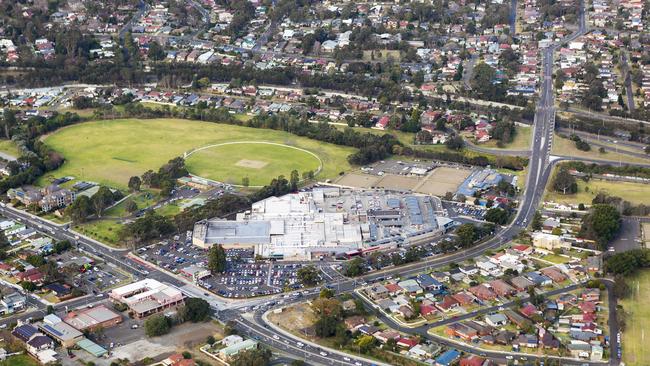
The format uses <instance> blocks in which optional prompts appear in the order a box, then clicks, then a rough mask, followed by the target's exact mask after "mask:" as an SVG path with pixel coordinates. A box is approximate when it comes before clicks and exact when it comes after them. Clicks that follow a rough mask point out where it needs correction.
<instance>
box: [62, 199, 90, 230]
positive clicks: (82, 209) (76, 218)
mask: <svg viewBox="0 0 650 366" xmlns="http://www.w3.org/2000/svg"><path fill="white" fill-rule="evenodd" d="M92 212H93V206H92V202H91V201H90V198H89V197H88V196H78V197H77V198H76V199H75V200H74V202H73V203H72V204H71V205H70V206H68V208H66V214H67V215H68V216H70V218H71V219H72V222H74V223H82V222H85V221H86V219H87V218H88V216H89V215H90V214H92Z"/></svg>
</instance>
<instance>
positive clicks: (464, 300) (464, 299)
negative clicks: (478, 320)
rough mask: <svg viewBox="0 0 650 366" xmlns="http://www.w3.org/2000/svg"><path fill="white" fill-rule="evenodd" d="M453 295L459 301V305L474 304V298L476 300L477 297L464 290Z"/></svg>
mask: <svg viewBox="0 0 650 366" xmlns="http://www.w3.org/2000/svg"><path fill="white" fill-rule="evenodd" d="M451 297H452V298H453V299H454V300H456V301H458V305H460V306H467V305H470V304H472V303H473V302H474V300H476V298H475V297H474V296H472V295H470V294H468V293H467V292H464V291H463V292H458V293H455V294H453V295H451Z"/></svg>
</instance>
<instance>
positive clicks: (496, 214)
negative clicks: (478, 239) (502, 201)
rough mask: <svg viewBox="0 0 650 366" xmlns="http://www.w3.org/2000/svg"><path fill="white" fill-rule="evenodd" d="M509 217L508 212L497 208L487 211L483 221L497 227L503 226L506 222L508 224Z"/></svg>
mask: <svg viewBox="0 0 650 366" xmlns="http://www.w3.org/2000/svg"><path fill="white" fill-rule="evenodd" d="M509 216H510V215H509V214H508V211H506V210H504V209H502V208H499V207H494V208H491V209H489V210H488V211H487V213H486V214H485V221H488V222H492V223H495V224H497V225H504V224H505V223H506V222H508V217H509Z"/></svg>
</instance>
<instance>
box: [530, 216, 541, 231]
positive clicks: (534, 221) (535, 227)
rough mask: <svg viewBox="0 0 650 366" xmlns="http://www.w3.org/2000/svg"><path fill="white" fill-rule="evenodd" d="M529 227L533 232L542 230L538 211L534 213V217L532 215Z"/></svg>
mask: <svg viewBox="0 0 650 366" xmlns="http://www.w3.org/2000/svg"><path fill="white" fill-rule="evenodd" d="M530 225H531V228H532V229H533V230H534V231H539V230H542V214H541V213H540V212H539V211H535V215H533V219H532V220H531V222H530Z"/></svg>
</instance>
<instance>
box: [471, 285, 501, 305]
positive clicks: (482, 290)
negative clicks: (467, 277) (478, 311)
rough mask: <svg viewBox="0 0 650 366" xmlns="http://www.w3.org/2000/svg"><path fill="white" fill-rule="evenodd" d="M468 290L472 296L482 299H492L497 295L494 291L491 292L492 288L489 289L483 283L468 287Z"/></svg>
mask: <svg viewBox="0 0 650 366" xmlns="http://www.w3.org/2000/svg"><path fill="white" fill-rule="evenodd" d="M469 292H471V293H472V294H473V295H474V296H476V297H478V298H479V299H481V300H484V301H492V300H494V299H496V297H497V295H496V294H495V293H494V292H492V290H490V289H489V288H488V287H487V286H485V285H483V284H481V285H478V286H473V287H470V288H469Z"/></svg>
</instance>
